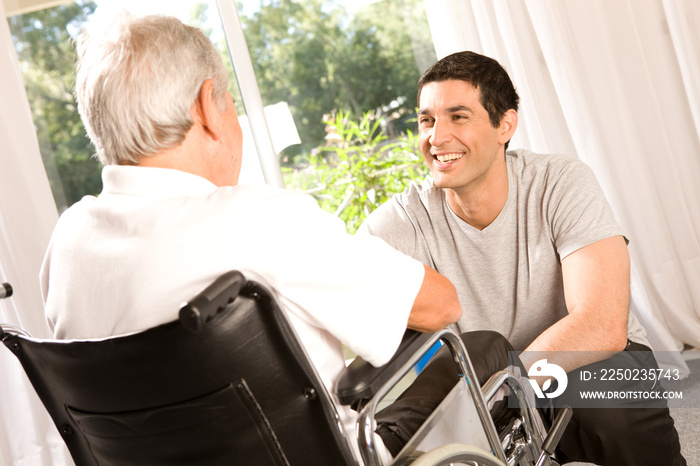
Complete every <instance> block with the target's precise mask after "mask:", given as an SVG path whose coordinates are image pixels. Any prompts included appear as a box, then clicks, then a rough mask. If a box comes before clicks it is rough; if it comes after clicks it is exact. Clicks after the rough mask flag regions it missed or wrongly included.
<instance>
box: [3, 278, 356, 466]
mask: <svg viewBox="0 0 700 466" xmlns="http://www.w3.org/2000/svg"><path fill="white" fill-rule="evenodd" d="M221 283H223V285H222V284H221ZM221 283H219V285H218V286H217V287H215V294H216V296H217V297H220V293H224V294H226V293H228V294H229V296H224V298H223V301H221V299H219V301H220V302H224V303H227V304H225V305H221V304H220V303H219V304H214V306H215V307H216V308H215V309H213V310H212V309H209V310H205V311H203V314H205V315H206V316H208V317H206V318H203V320H201V321H200V322H197V323H196V325H191V324H192V322H190V324H189V325H188V324H186V325H188V327H191V328H194V329H195V331H192V330H189V329H188V328H186V327H185V326H184V325H183V323H181V322H180V321H173V322H171V323H168V324H164V325H161V326H158V327H155V328H152V329H149V330H146V331H144V332H141V333H137V334H132V335H128V336H120V337H114V338H108V339H104V340H78V341H54V340H52V341H40V340H35V339H32V338H25V337H21V336H18V335H13V334H9V333H6V334H4V335H2V339H3V342H4V343H5V345H6V346H7V347H8V348H10V349H11V350H12V351H13V353H14V354H15V355H16V356H17V357H18V358H19V360H20V361H21V363H22V365H23V367H24V370H25V372H26V373H27V375H28V376H29V379H30V380H31V382H32V384H33V386H34V388H35V390H36V391H37V393H38V394H39V397H40V398H41V400H42V401H43V403H44V405H45V406H46V408H47V409H48V411H49V413H50V414H51V416H52V418H53V420H54V422H55V423H56V426H57V427H58V429H59V431H60V432H61V435H62V436H63V438H64V440H65V441H66V444H67V445H68V448H69V450H70V453H71V455H72V456H73V459H74V460H75V462H76V464H77V465H78V466H82V465H130V464H142V465H218V464H222V465H224V464H225V465H256V466H259V465H286V464H291V465H324V466H327V465H345V464H356V461H355V459H354V456H353V454H352V453H351V449H350V447H349V445H348V443H347V441H346V439H345V437H344V436H343V434H342V432H341V429H340V427H339V425H338V421H337V415H336V411H335V409H334V408H333V404H332V402H331V401H330V399H329V397H328V394H327V392H326V390H325V388H324V386H323V384H322V382H321V380H320V379H319V378H318V376H317V374H316V372H315V370H314V369H313V366H312V365H311V363H310V362H309V360H308V359H307V357H306V355H305V353H304V351H303V350H302V348H301V347H300V345H299V342H298V341H297V339H296V336H295V335H294V332H293V331H292V330H291V328H290V326H289V324H288V323H287V320H286V318H285V317H284V316H283V314H282V312H281V311H280V309H279V308H278V306H277V304H276V303H275V301H274V299H272V297H271V295H270V294H269V293H268V291H267V290H266V289H265V288H264V287H262V286H261V285H259V284H257V283H254V282H248V281H246V280H245V278H244V277H243V276H242V275H241V274H240V273H238V272H233V273H230V274H228V276H227V277H226V280H224V282H221ZM211 289H212V288H211V287H210V292H211ZM144 312H147V310H144ZM198 312H199V311H198ZM189 317H190V318H192V316H191V315H190V316H189ZM196 317H197V316H195V318H196ZM187 318H188V317H187V316H186V315H183V316H182V319H183V320H184V319H187ZM353 441H354V440H353Z"/></svg>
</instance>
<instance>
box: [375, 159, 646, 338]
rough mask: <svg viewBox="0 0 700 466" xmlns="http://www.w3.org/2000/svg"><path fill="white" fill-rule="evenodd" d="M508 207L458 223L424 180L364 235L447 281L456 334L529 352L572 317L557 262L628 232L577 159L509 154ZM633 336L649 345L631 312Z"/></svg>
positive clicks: (385, 209) (388, 206) (378, 215)
mask: <svg viewBox="0 0 700 466" xmlns="http://www.w3.org/2000/svg"><path fill="white" fill-rule="evenodd" d="M506 161H507V167H508V186H509V187H508V200H507V202H506V205H505V206H504V208H503V210H502V211H501V212H500V214H499V215H498V217H496V219H495V220H494V221H493V222H492V223H491V224H490V225H489V226H487V227H486V228H484V229H483V230H478V229H476V228H474V227H472V226H471V225H469V224H468V223H466V222H464V221H463V220H462V219H460V218H459V217H458V216H457V215H456V214H455V213H454V212H452V210H451V209H450V207H449V206H448V204H447V201H446V199H445V194H444V192H443V190H442V189H440V188H436V187H435V186H434V185H433V183H432V180H430V179H428V180H426V181H425V182H423V183H421V184H420V185H415V184H414V185H412V186H411V187H409V188H408V189H406V191H404V192H403V193H402V194H397V195H396V196H394V198H393V199H392V200H391V201H389V202H387V203H385V204H384V205H382V206H381V207H379V208H378V209H377V210H376V211H375V212H373V213H372V214H371V215H370V216H369V218H368V219H367V220H366V221H365V223H364V224H363V226H362V228H361V231H363V232H368V233H370V234H372V235H375V236H379V237H381V238H383V239H384V240H385V241H387V242H388V243H389V244H391V245H392V246H393V247H395V248H396V249H398V250H400V251H402V252H404V253H406V254H408V255H410V256H412V257H415V258H416V259H418V260H420V261H421V262H423V263H425V264H427V265H429V266H431V267H433V268H435V269H436V270H437V271H438V272H440V273H442V274H443V275H445V276H447V277H448V278H449V279H450V280H451V281H452V283H453V284H454V285H455V287H456V288H457V291H458V293H459V299H460V302H461V303H462V307H463V311H464V313H463V316H462V318H461V320H460V321H459V323H458V330H460V331H463V332H464V331H470V330H486V329H488V330H496V331H498V332H500V333H502V334H503V335H504V336H505V337H506V338H508V340H510V342H511V343H512V345H513V346H514V347H515V348H516V349H518V350H521V349H525V347H527V345H529V344H530V343H531V342H532V341H533V340H534V339H535V338H537V336H538V335H539V334H540V333H542V332H543V331H544V330H545V329H547V328H548V327H550V326H551V325H552V324H554V323H555V322H557V321H558V320H559V319H561V318H562V317H564V316H565V315H566V314H567V312H568V311H567V309H566V303H565V301H564V288H563V283H562V271H561V260H562V259H563V258H564V257H566V256H567V255H569V254H571V253H572V252H574V251H576V250H578V249H580V248H582V247H584V246H587V245H589V244H591V243H594V242H596V241H600V240H602V239H605V238H609V237H611V236H617V235H622V234H623V233H622V229H621V228H620V226H619V225H618V224H617V222H616V220H615V217H614V215H613V213H612V210H611V209H610V206H609V204H608V202H607V200H606V199H605V196H604V195H603V192H602V191H601V189H600V186H599V185H598V182H597V180H596V179H595V176H594V175H593V172H592V171H591V170H590V169H589V168H588V167H587V166H586V165H585V164H583V163H582V162H580V161H579V160H577V159H575V158H571V157H566V156H562V155H540V154H535V153H532V152H529V151H525V150H515V151H508V152H507V153H506ZM628 338H629V339H630V340H633V341H635V342H638V343H642V344H646V345H648V342H647V340H646V333H645V331H644V329H643V328H642V326H641V325H640V324H639V322H638V321H637V319H636V318H635V317H634V316H633V315H631V314H630V316H629V319H628Z"/></svg>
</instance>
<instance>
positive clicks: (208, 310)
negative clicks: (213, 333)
mask: <svg viewBox="0 0 700 466" xmlns="http://www.w3.org/2000/svg"><path fill="white" fill-rule="evenodd" d="M245 283H246V278H245V277H244V276H243V274H242V273H241V272H239V271H237V270H232V271H231V272H227V273H225V274H223V275H222V276H220V277H219V278H218V279H216V281H214V283H212V284H211V285H209V286H208V287H206V288H205V289H204V291H202V292H201V293H199V294H198V295H197V296H195V297H194V299H191V300H190V301H188V302H186V303H184V304H183V305H182V306H181V307H180V315H179V317H180V323H181V324H182V325H183V326H184V327H185V328H187V329H189V330H191V331H193V332H198V331H200V330H201V329H202V328H203V327H204V326H205V325H206V324H207V323H209V322H211V321H212V319H214V317H215V316H216V315H217V314H219V313H221V312H223V311H224V310H225V309H226V307H227V306H228V305H229V304H231V303H233V302H234V301H235V300H236V298H237V297H238V294H239V293H240V291H241V288H243V285H245Z"/></svg>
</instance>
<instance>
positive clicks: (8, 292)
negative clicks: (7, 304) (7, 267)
mask: <svg viewBox="0 0 700 466" xmlns="http://www.w3.org/2000/svg"><path fill="white" fill-rule="evenodd" d="M10 296H12V285H10V284H9V283H3V284H1V285H0V299H4V298H9V297H10Z"/></svg>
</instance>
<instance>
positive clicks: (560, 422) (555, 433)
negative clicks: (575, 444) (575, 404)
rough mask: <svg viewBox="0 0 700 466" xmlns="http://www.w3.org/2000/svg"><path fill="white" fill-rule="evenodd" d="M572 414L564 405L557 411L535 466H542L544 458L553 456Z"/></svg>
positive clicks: (571, 410)
mask: <svg viewBox="0 0 700 466" xmlns="http://www.w3.org/2000/svg"><path fill="white" fill-rule="evenodd" d="M573 414H574V410H573V409H572V408H571V406H568V405H564V406H563V407H562V408H561V409H560V410H559V414H557V417H556V419H554V423H553V424H552V428H551V429H549V433H548V434H547V438H546V439H545V440H544V443H543V444H542V450H543V451H542V454H540V457H539V458H538V460H537V464H536V465H535V466H543V465H544V464H545V458H546V457H547V456H550V455H553V454H554V450H555V449H556V448H557V444H559V440H561V436H562V435H563V434H564V430H566V426H567V425H568V424H569V420H570V419H571V416H572V415H573Z"/></svg>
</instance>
